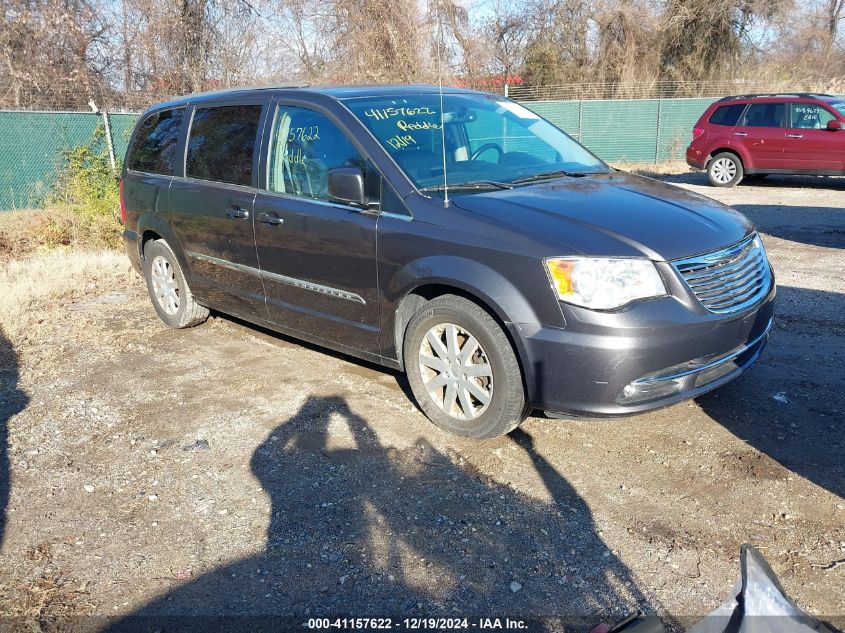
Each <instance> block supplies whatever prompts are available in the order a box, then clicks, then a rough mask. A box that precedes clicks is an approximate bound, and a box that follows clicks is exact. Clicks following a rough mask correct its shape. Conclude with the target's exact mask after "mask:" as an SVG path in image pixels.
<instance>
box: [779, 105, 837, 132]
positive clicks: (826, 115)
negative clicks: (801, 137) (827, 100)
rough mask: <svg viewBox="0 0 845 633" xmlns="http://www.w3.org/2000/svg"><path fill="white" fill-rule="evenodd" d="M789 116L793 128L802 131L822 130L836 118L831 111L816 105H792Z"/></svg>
mask: <svg viewBox="0 0 845 633" xmlns="http://www.w3.org/2000/svg"><path fill="white" fill-rule="evenodd" d="M789 115H790V121H792V125H791V127H793V128H799V129H802V130H821V129H823V128H825V127H827V122H828V121H831V120H833V119H835V118H836V117H835V116H834V115H833V113H832V112H831V111H830V110H828V109H827V108H823V107H821V106H820V105H818V104H815V103H790V104H789Z"/></svg>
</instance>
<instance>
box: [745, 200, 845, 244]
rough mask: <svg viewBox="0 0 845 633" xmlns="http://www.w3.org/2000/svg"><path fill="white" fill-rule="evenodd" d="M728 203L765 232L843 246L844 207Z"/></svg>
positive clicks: (780, 236)
mask: <svg viewBox="0 0 845 633" xmlns="http://www.w3.org/2000/svg"><path fill="white" fill-rule="evenodd" d="M843 202H845V200H843ZM731 206H732V207H733V208H734V209H736V210H737V211H741V212H742V213H744V214H745V215H746V216H747V217H748V219H749V220H751V221H752V222H753V223H754V225H755V226H756V227H757V229H759V230H760V232H762V233H764V234H766V235H772V236H774V237H779V238H780V239H782V240H789V241H791V242H800V243H802V244H809V245H811V246H823V247H825V248H845V207H799V206H794V205H785V204H784V205H766V204H734V205H731Z"/></svg>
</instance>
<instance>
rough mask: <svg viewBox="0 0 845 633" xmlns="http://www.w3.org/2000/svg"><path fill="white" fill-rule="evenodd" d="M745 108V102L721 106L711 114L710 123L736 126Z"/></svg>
mask: <svg viewBox="0 0 845 633" xmlns="http://www.w3.org/2000/svg"><path fill="white" fill-rule="evenodd" d="M743 110H745V104H744V103H742V104H734V105H728V106H720V107H718V108H716V109H715V110H714V111H713V114H711V115H710V123H712V124H713V125H727V126H731V127H732V126H734V125H736V122H737V121H739V117H740V116H741V115H742V111H743Z"/></svg>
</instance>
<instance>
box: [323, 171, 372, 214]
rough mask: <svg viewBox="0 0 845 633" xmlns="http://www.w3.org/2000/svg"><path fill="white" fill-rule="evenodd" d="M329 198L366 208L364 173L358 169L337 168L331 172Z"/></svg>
mask: <svg viewBox="0 0 845 633" xmlns="http://www.w3.org/2000/svg"><path fill="white" fill-rule="evenodd" d="M329 197H330V198H331V199H332V200H339V201H340V202H348V203H349V204H354V205H358V206H365V205H366V204H367V198H366V196H365V195H364V172H363V171H361V170H360V169H359V168H358V167H335V168H334V169H330V170H329Z"/></svg>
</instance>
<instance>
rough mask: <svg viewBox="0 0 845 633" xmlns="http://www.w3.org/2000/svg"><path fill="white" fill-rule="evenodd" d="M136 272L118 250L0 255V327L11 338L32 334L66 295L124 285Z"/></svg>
mask: <svg viewBox="0 0 845 633" xmlns="http://www.w3.org/2000/svg"><path fill="white" fill-rule="evenodd" d="M136 277H137V275H136V274H135V272H134V271H133V270H132V267H131V265H130V263H129V260H128V259H127V258H126V255H125V254H123V253H122V252H119V251H80V250H64V249H56V250H51V251H46V252H30V254H29V255H27V256H24V257H22V258H17V259H8V260H7V261H0V297H3V300H2V302H0V328H2V329H3V330H4V331H5V333H6V336H7V337H8V338H9V340H10V341H12V343H13V344H17V343H18V342H20V340H21V339H22V338H24V337H26V338H30V339H31V338H33V337H34V336H36V335H37V330H38V326H39V325H40V324H42V323H43V322H44V321H46V320H50V319H55V318H56V316H57V314H56V308H57V307H60V306H61V305H62V304H65V303H67V301H69V300H74V299H79V298H82V297H84V296H85V295H86V294H88V293H91V292H92V291H95V292H96V293H97V294H102V292H103V289H104V288H105V289H108V288H125V287H126V286H127V285H128V284H129V283H130V282H132V281H133V280H135V278H136Z"/></svg>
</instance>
